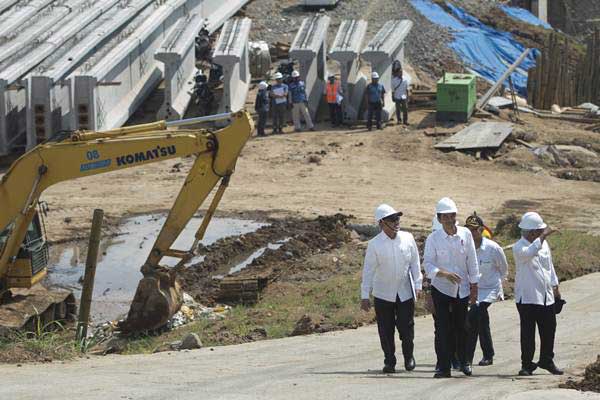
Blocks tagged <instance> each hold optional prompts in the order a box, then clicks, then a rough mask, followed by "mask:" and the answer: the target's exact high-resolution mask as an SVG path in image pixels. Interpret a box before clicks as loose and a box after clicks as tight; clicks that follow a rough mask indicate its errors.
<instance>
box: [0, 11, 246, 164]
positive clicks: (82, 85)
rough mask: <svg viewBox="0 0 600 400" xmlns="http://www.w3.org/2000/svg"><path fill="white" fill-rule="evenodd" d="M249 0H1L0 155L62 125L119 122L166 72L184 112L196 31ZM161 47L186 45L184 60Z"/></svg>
mask: <svg viewBox="0 0 600 400" xmlns="http://www.w3.org/2000/svg"><path fill="white" fill-rule="evenodd" d="M247 2H248V0H232V1H223V0H218V1H216V0H160V1H157V0H99V1H93V0H20V1H19V0H0V156H1V155H6V154H8V153H10V152H12V151H22V150H23V148H24V147H25V145H27V147H32V146H34V145H36V144H37V143H39V142H40V141H42V140H45V139H48V138H49V137H51V136H52V135H53V134H54V133H57V132H58V131H61V130H73V129H78V128H83V129H109V128H113V127H117V126H120V125H122V124H123V123H125V121H126V120H127V119H128V118H129V116H130V115H131V114H132V113H133V111H134V110H135V108H136V107H137V106H139V104H140V103H141V102H142V101H143V100H144V99H145V97H146V96H147V95H148V94H149V92H150V91H151V90H153V89H154V88H155V87H156V86H157V84H158V82H159V80H161V79H163V78H167V80H168V81H169V82H170V83H171V86H170V88H169V89H168V91H169V94H168V96H170V103H171V105H175V107H174V108H173V110H175V111H177V113H179V112H180V111H178V110H183V111H184V110H185V106H186V105H187V104H184V103H187V102H188V101H189V95H186V93H185V92H187V91H188V89H189V88H188V87H185V86H186V85H181V84H180V83H181V82H182V81H186V83H187V82H188V81H189V80H190V79H191V78H192V77H193V76H192V74H193V72H191V71H192V70H193V64H194V59H193V53H194V43H193V42H194V40H193V38H194V36H195V34H197V33H198V31H199V30H200V29H201V27H202V26H203V25H204V24H205V25H206V26H207V27H208V29H209V31H211V32H212V31H214V30H216V29H218V27H219V26H220V25H221V24H222V23H223V22H224V21H225V20H226V19H227V18H229V17H230V16H231V15H233V14H234V13H235V12H237V11H238V10H239V9H240V8H241V7H242V6H243V5H244V4H246V3H247ZM194 16H195V17H194ZM181 21H187V22H188V24H187V25H186V26H185V28H184V27H183V25H182V22H181ZM176 26H179V27H180V29H179V30H178V33H172V31H173V29H174V27H176ZM194 30H196V32H194ZM169 38H170V42H169V43H165V40H166V39H169ZM167 44H168V46H167ZM165 46H166V47H165ZM161 49H163V50H167V52H171V54H174V52H178V56H179V57H180V61H181V63H180V65H177V66H175V65H173V64H171V65H170V66H169V67H167V66H166V65H165V64H163V62H162V61H159V60H158V59H159V58H161V56H159V55H158V54H157V57H156V58H155V53H157V52H161V51H163V50H161ZM163 53H165V52H164V51H163ZM165 54H166V53H165ZM167 69H168V73H169V74H170V75H168V76H165V75H164V72H165V70H167ZM182 92H183V96H182ZM174 115H175V114H174ZM25 133H27V134H26V135H25Z"/></svg>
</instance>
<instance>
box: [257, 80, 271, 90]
mask: <svg viewBox="0 0 600 400" xmlns="http://www.w3.org/2000/svg"><path fill="white" fill-rule="evenodd" d="M268 87H269V85H267V82H265V81H262V82H261V83H259V84H258V88H259V89H263V90H264V89H266V88H268Z"/></svg>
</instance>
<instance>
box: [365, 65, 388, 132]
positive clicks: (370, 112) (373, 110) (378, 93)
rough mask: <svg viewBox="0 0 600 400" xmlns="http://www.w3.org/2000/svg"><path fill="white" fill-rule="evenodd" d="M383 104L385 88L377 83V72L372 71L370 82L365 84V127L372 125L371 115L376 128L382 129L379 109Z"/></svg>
mask: <svg viewBox="0 0 600 400" xmlns="http://www.w3.org/2000/svg"><path fill="white" fill-rule="evenodd" d="M384 105H385V88H384V87H383V85H382V84H381V83H379V74H378V73H377V71H373V73H372V74H371V83H369V84H368V85H367V129H368V130H371V128H372V126H373V116H375V124H376V125H377V129H383V125H382V124H381V111H382V110H383V107H384Z"/></svg>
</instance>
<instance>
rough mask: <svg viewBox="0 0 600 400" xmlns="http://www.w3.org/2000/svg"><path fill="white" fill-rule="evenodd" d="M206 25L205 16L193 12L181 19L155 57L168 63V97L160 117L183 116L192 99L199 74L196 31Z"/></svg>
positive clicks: (165, 74)
mask: <svg viewBox="0 0 600 400" xmlns="http://www.w3.org/2000/svg"><path fill="white" fill-rule="evenodd" d="M203 26H204V19H203V18H202V17H201V16H200V15H198V14H193V15H190V16H189V17H188V18H186V19H181V20H180V21H179V22H178V23H177V25H176V27H175V29H173V31H172V32H171V34H170V35H169V36H168V37H167V40H165V42H164V44H163V45H162V46H161V48H160V49H159V50H158V51H157V52H156V54H154V58H156V59H157V60H158V61H160V62H161V63H163V64H164V67H163V70H164V84H165V91H164V93H165V97H164V101H163V104H162V106H161V107H160V110H159V111H158V113H157V119H159V120H162V119H167V120H174V119H180V118H183V116H184V114H185V111H186V110H187V108H188V105H189V103H190V99H191V95H192V91H193V89H194V75H195V74H196V72H197V71H196V62H195V61H196V57H195V43H196V40H195V39H196V35H197V34H198V32H199V31H200V29H202V27H203Z"/></svg>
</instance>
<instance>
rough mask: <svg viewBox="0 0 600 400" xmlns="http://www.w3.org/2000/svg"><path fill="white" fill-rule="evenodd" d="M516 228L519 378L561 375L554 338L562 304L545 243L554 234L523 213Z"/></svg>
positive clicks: (536, 218)
mask: <svg viewBox="0 0 600 400" xmlns="http://www.w3.org/2000/svg"><path fill="white" fill-rule="evenodd" d="M519 228H520V229H521V239H520V240H519V241H518V242H517V243H515V245H514V246H513V249H512V250H513V255H514V257H515V267H516V274H515V301H516V303H517V310H518V311H519V317H520V320H521V370H520V371H519V375H521V376H529V375H531V374H532V373H533V371H534V370H535V369H536V368H537V367H540V368H543V369H545V370H547V371H549V372H550V373H552V374H554V375H562V374H563V371H562V370H561V369H560V368H558V367H557V366H556V364H555V363H554V335H555V333H556V310H555V306H556V304H560V303H561V302H563V300H562V299H561V295H560V291H559V289H558V278H557V276H556V271H555V270H554V264H553V263H552V253H551V252H550V246H548V241H547V240H546V238H547V237H548V236H550V235H551V234H553V233H554V232H556V231H555V230H554V229H552V228H551V227H549V226H548V225H547V224H546V223H544V221H543V220H542V217H540V215H539V214H538V213H535V212H528V213H525V214H524V215H523V217H522V218H521V222H520V223H519ZM555 303H556V304H555ZM536 325H537V328H538V331H539V334H540V358H539V361H538V362H537V363H534V362H533V355H534V354H535V328H536Z"/></svg>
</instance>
